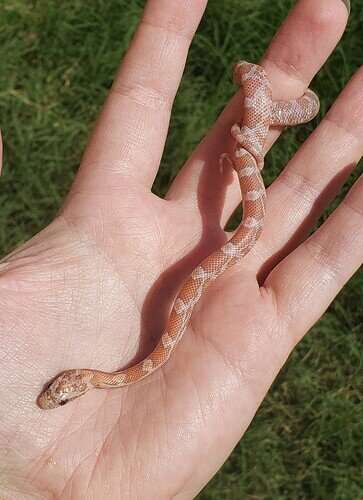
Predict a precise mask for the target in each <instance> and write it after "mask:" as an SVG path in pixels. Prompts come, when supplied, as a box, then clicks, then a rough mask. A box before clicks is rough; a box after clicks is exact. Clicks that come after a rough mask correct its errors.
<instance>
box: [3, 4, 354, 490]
mask: <svg viewBox="0 0 363 500" xmlns="http://www.w3.org/2000/svg"><path fill="white" fill-rule="evenodd" d="M204 3H205V2H193V5H192V6H190V5H189V6H188V7H185V6H183V8H180V6H179V7H178V3H173V2H168V4H167V6H165V5H164V10H161V9H160V5H161V2H160V1H154V2H149V5H148V9H147V11H146V13H145V16H144V23H143V24H141V25H140V28H139V30H138V32H137V35H136V36H135V39H134V41H133V45H132V47H131V48H130V51H129V52H128V54H127V56H126V58H125V60H124V62H123V65H122V66H121V69H120V72H119V74H118V77H117V78H116V81H115V84H114V87H113V91H112V92H111V93H110V96H109V98H108V100H107V102H106V104H105V107H104V110H103V111H102V113H101V116H100V119H99V121H98V124H97V126H96V128H95V132H94V134H93V137H92V139H91V141H90V145H89V147H88V149H87V151H86V154H85V157H84V159H83V162H82V166H81V169H80V171H79V173H78V175H77V178H76V180H75V183H74V185H73V187H72V190H71V193H70V195H69V196H68V198H67V200H66V201H65V203H64V206H63V208H62V211H61V213H60V215H59V216H58V217H57V218H56V219H55V221H54V222H53V223H52V224H51V225H50V226H48V227H47V228H46V229H45V230H44V231H42V232H41V233H40V234H39V235H37V236H36V237H34V238H33V239H32V240H30V241H29V242H28V243H27V244H26V245H24V246H23V247H21V248H20V249H18V250H17V251H16V252H14V253H13V254H12V255H11V256H8V257H7V258H5V259H4V260H3V261H2V264H1V266H2V267H1V270H2V274H1V280H0V299H1V304H2V306H3V308H2V315H1V320H0V325H1V326H0V328H1V331H2V332H3V337H2V339H1V343H2V345H1V352H2V365H1V368H0V369H1V373H2V376H3V380H6V381H8V383H7V385H6V386H3V387H2V388H1V401H2V403H1V410H0V411H1V421H2V428H1V436H0V443H1V445H0V446H1V449H2V455H1V457H2V458H1V462H0V470H2V472H3V474H4V475H5V477H6V484H5V486H4V490H5V491H6V492H8V491H11V490H13V491H14V490H15V491H18V490H20V488H22V491H23V492H24V493H25V492H27V493H28V494H31V495H33V496H35V494H41V492H43V494H44V495H49V496H52V495H54V496H56V497H62V496H64V497H66V496H73V497H75V498H82V497H83V496H85V492H87V493H86V494H87V497H91V498H103V497H104V496H105V495H106V494H108V495H110V496H111V497H112V498H120V497H124V498H130V497H131V498H133V497H137V496H140V497H145V498H148V497H150V498H155V497H158V498H169V497H172V496H176V495H178V494H179V496H181V497H186V498H189V497H191V496H193V495H194V494H195V493H196V492H197V491H198V490H199V489H200V488H201V487H202V485H204V484H205V482H206V481H208V479H209V478H210V477H211V475H212V474H213V473H214V472H215V470H216V469H217V468H218V467H219V466H220V465H221V463H222V462H223V461H224V460H225V458H226V456H227V455H228V453H229V452H230V450H231V448H232V447H233V446H234V445H235V443H236V441H237V440H238V439H239V437H240V436H241V434H242V433H243V431H244V430H245V429H246V427H247V426H248V424H249V422H250V421H251V419H252V417H253V415H254V413H255V411H256V409H257V407H258V405H259V404H260V402H261V400H262V398H263V397H264V394H265V393H266V391H267V389H268V387H269V385H270V384H271V382H272V380H273V379H274V377H275V376H276V374H277V372H278V371H279V369H280V368H281V366H282V364H283V363H284V361H285V359H286V357H287V356H288V354H289V353H290V351H291V349H292V347H293V346H294V345H295V343H296V342H298V340H299V339H300V338H301V337H302V336H303V334H304V333H305V332H306V331H307V329H308V328H309V327H310V326H311V325H312V324H313V323H314V322H315V321H316V320H317V319H318V317H319V316H320V315H321V314H322V312H323V311H324V310H325V308H326V307H327V305H328V304H329V303H330V301H331V300H332V299H333V297H334V296H335V294H336V293H337V292H338V291H339V289H340V288H341V287H342V286H343V284H344V282H345V281H346V280H347V279H348V278H349V277H350V275H351V274H352V273H353V272H354V270H355V269H356V267H357V266H358V265H359V263H360V260H361V256H360V255H359V251H360V247H359V241H360V240H359V238H360V239H361V238H362V234H361V228H360V223H359V216H358V210H357V207H358V206H360V203H359V196H362V194H361V192H360V193H359V188H358V186H356V187H355V188H354V189H353V190H352V191H351V192H350V194H349V195H348V197H347V199H346V201H345V202H344V203H343V204H342V206H341V207H339V209H338V210H337V211H336V212H335V213H334V214H333V215H332V216H331V218H330V219H329V220H328V221H327V222H326V223H325V224H324V225H323V226H322V228H321V229H320V230H319V231H318V232H317V233H315V235H314V236H313V237H312V238H310V239H309V240H307V241H305V240H306V237H307V234H308V232H309V231H310V229H311V227H312V226H313V224H314V222H315V220H316V219H317V218H318V217H319V215H320V214H321V212H322V211H323V209H324V208H325V207H326V205H327V204H328V203H329V201H330V199H331V197H332V195H334V194H335V193H336V192H337V191H338V189H339V188H340V183H341V182H342V180H343V178H344V177H345V176H347V175H348V174H349V172H350V170H351V168H352V166H353V165H354V164H355V162H356V161H357V160H358V159H359V157H360V154H361V147H362V144H361V143H359V137H360V135H361V134H359V131H360V130H361V128H362V123H361V120H360V116H359V115H358V113H357V111H356V109H357V108H358V106H356V102H357V99H358V98H359V92H361V90H360V81H361V78H362V76H361V75H362V74H361V72H360V73H358V74H357V75H355V77H353V78H352V80H351V82H350V83H349V84H348V86H347V88H346V89H345V90H344V92H343V93H342V95H341V97H340V98H339V100H338V101H337V103H336V104H335V106H334V107H333V108H332V110H331V111H330V113H329V116H328V118H326V119H325V120H324V121H323V122H322V124H321V125H320V126H319V127H318V129H317V130H316V131H315V133H314V134H313V135H312V136H311V138H310V139H309V140H308V141H307V142H306V143H305V144H304V146H303V147H302V148H301V149H300V151H299V152H298V153H297V155H296V156H295V157H294V159H293V160H292V161H291V162H290V164H289V165H288V167H286V169H285V170H284V172H283V173H282V174H281V176H280V177H279V179H278V180H277V181H276V182H275V183H274V184H273V185H272V186H271V188H270V189H269V191H268V218H267V223H266V228H265V230H264V233H263V236H262V237H261V240H260V241H259V243H258V244H257V245H256V247H255V248H254V250H253V251H252V252H251V253H250V254H249V255H248V257H247V258H245V259H244V260H243V261H242V262H241V263H240V264H238V265H237V266H235V267H234V268H233V269H231V270H230V271H227V272H226V273H225V274H224V275H223V276H221V277H220V278H219V279H218V281H217V282H215V283H214V284H213V285H211V287H210V288H209V289H208V290H207V291H206V293H205V295H204V296H203V297H202V299H201V301H200V303H199V304H198V306H197V308H196V310H195V312H194V314H193V318H192V321H191V323H190V327H189V329H188V331H187V333H186V335H185V337H184V338H183V340H182V342H181V343H180V344H179V345H178V348H177V351H176V352H175V353H174V355H173V356H172V358H171V359H170V360H169V362H168V363H167V364H166V365H165V367H163V368H162V369H160V370H159V371H158V372H157V373H155V374H154V375H152V377H150V378H148V379H146V380H144V381H142V382H141V383H139V384H137V385H135V386H131V387H129V388H126V389H121V390H115V391H107V392H106V391H93V392H91V393H90V394H88V395H87V396H85V397H84V398H82V399H81V400H80V401H79V402H75V403H73V404H72V405H69V406H67V407H65V408H62V409H60V410H59V411H54V412H51V413H49V412H42V411H41V410H39V409H38V408H37V407H36V406H35V399H36V397H37V395H38V393H39V392H40V390H41V389H42V385H43V383H44V382H45V381H46V380H48V379H49V378H51V377H52V376H53V375H55V374H56V373H58V372H59V371H62V370H64V369H67V368H73V367H81V366H84V367H94V368H100V369H107V370H113V369H117V368H120V367H122V366H125V365H126V364H132V363H133V362H134V360H135V359H136V358H137V360H139V359H142V357H143V356H145V355H146V354H147V353H148V352H149V351H150V350H151V349H152V346H153V345H154V344H155V341H156V339H157V338H158V337H159V336H160V332H162V330H163V326H164V325H165V322H166V318H167V314H168V311H169V307H170V303H171V301H172V298H173V297H174V296H175V294H176V292H177V291H178V289H179V287H180V286H181V284H182V282H183V280H184V279H185V278H186V276H187V275H188V274H189V272H190V271H191V270H192V269H193V268H194V267H195V266H196V265H197V264H198V263H199V262H200V261H201V260H202V259H203V258H204V257H205V256H206V255H208V254H210V253H211V252H212V251H213V250H214V249H215V248H217V247H218V246H219V245H220V244H222V243H223V242H224V241H225V240H226V238H227V235H226V233H225V232H224V231H223V230H222V229H221V225H222V227H223V226H224V224H225V223H226V221H227V220H228V219H229V217H230V214H231V213H232V212H233V210H234V208H235V206H236V204H237V203H238V201H239V196H240V195H239V190H238V184H237V183H236V182H234V183H231V179H232V173H231V172H225V173H224V174H223V175H221V174H220V173H219V169H218V157H219V155H220V153H222V152H224V151H225V150H226V149H227V145H228V144H230V143H231V139H230V135H229V130H230V126H231V124H232V123H234V122H235V121H237V120H238V119H239V118H240V109H239V106H238V104H237V103H238V102H239V98H238V97H236V98H235V99H234V100H233V101H232V103H230V105H229V106H228V107H227V109H226V111H225V112H224V113H223V115H222V117H221V118H220V119H219V121H218V123H217V125H216V127H215V128H214V129H213V130H212V131H211V132H210V133H209V134H208V135H207V137H206V138H205V139H204V141H202V143H201V144H200V146H199V147H198V148H197V149H196V151H195V152H194V153H193V155H192V157H191V158H190V160H189V161H188V162H187V164H186V165H185V167H184V168H183V169H182V171H181V172H180V174H179V176H178V177H177V179H176V180H175V181H174V183H173V185H172V186H171V189H170V191H169V193H168V195H167V200H168V201H164V200H160V199H159V198H157V197H155V196H154V195H152V194H151V193H150V186H151V184H152V182H153V179H154V177H155V174H156V171H157V168H158V163H159V159H160V156H161V151H162V147H163V143H164V140H165V133H166V129H167V125H168V120H169V114H170V104H171V102H172V99H173V96H174V93H175V91H176V88H177V85H178V82H179V78H180V74H181V71H182V66H183V64H184V60H185V56H186V52H187V48H188V44H189V40H190V37H191V36H192V32H191V31H190V26H191V24H193V26H194V27H195V26H196V25H197V23H198V21H199V17H200V15H201V13H202V10H203V8H204ZM330 3H331V2H330ZM331 15H332V17H333V19H334V20H335V22H333V21H332V19H329V22H328V21H326V24H324V26H322V25H319V28H320V30H319V31H318V30H316V31H314V34H313V36H312V37H311V39H310V40H309V42H307V40H306V38H305V31H304V30H305V29H306V26H308V25H309V26H311V25H312V26H314V23H315V25H318V23H317V20H318V16H319V13H318V12H316V10H315V8H313V3H312V2H311V1H306V0H304V1H302V2H300V3H299V5H298V7H297V8H296V9H295V11H294V12H293V13H292V14H291V15H290V18H289V20H288V21H287V22H286V24H285V25H284V27H283V28H282V30H281V31H280V33H279V35H278V36H277V37H276V38H275V40H274V41H273V42H272V44H271V47H270V48H269V50H268V52H267V55H266V56H265V58H264V60H263V65H264V67H265V69H266V70H267V71H268V74H269V77H270V79H271V82H272V83H273V86H274V97H275V98H276V99H281V98H291V97H297V96H299V95H301V93H302V92H303V90H304V89H305V87H306V85H307V82H308V81H309V80H310V79H311V78H312V77H313V75H314V73H315V72H316V71H317V70H318V69H319V67H320V66H321V64H323V62H324V60H325V59H326V57H327V56H328V54H329V52H330V51H331V50H332V48H333V46H334V45H335V43H336V41H337V39H338V37H339V36H340V34H341V31H342V29H343V26H344V23H345V20H346V12H345V11H344V6H343V5H342V4H341V3H340V2H339V1H337V0H336V1H335V2H334V8H332V14H331ZM296 26H299V30H296ZM310 29H311V28H310ZM282 40H284V43H283V45H282ZM308 43H310V44H311V47H310V48H309V47H308V46H307V44H308ZM302 46H304V50H302ZM316 46H318V49H317V50H314V55H313V57H312V56H311V52H312V48H313V47H316ZM165 47H166V49H165ZM170 47H172V48H173V51H170V50H169V48H170ZM297 56H299V57H297ZM155 61H157V63H155ZM281 61H285V62H284V63H281ZM296 61H298V62H296ZM287 68H289V70H288V73H286V71H287ZM291 68H293V74H292V73H291ZM282 83H283V85H282ZM357 94H358V95H357ZM338 124H344V127H339V126H338ZM348 128H349V130H348ZM276 135H277V134H276V133H271V134H270V143H271V142H272V140H274V139H275V138H276ZM227 184H230V186H229V188H228V189H227V192H226V193H225V191H226V185H227ZM222 198H223V200H222ZM219 204H221V205H223V207H222V208H221V211H222V213H219V212H218V205H219ZM288 210H291V214H289V212H288ZM287 214H289V216H288V217H287V218H286V215H287ZM256 277H258V281H257V279H256ZM258 283H260V285H261V286H259V284H258ZM140 331H141V339H140ZM9 389H11V390H9ZM15 442H17V443H18V444H17V446H15V445H14V443H15ZM14 471H15V473H14ZM105 471H107V472H105ZM120 478H121V480H120ZM151 479H152V480H151ZM44 491H45V492H46V493H44Z"/></svg>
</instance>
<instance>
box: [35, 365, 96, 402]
mask: <svg viewBox="0 0 363 500" xmlns="http://www.w3.org/2000/svg"><path fill="white" fill-rule="evenodd" d="M91 387H92V385H91V384H90V382H89V378H88V377H86V376H85V375H84V374H83V373H82V370H68V371H66V372H64V373H61V374H60V375H59V376H58V377H57V378H56V379H55V380H54V381H53V382H52V383H51V384H50V386H49V387H48V388H47V389H46V390H45V391H44V392H43V393H42V394H41V395H40V397H39V398H38V406H39V407H40V408H41V409H42V410H51V409H53V408H57V407H58V406H63V405H65V404H66V403H68V401H72V400H73V399H76V398H78V397H79V396H82V395H83V394H84V393H85V392H87V391H88V390H89V389H91Z"/></svg>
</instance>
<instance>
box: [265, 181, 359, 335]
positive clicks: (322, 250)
mask: <svg viewBox="0 0 363 500" xmlns="http://www.w3.org/2000/svg"><path fill="white" fill-rule="evenodd" d="M362 222H363V176H362V177H361V178H360V179H359V180H358V181H357V182H356V183H355V185H354V186H353V187H352V188H351V190H350V192H349V193H348V195H347V196H346V198H345V200H344V201H343V202H342V203H341V205H340V206H339V207H338V208H337V209H336V210H335V211H334V212H333V214H332V215H331V216H330V217H329V218H328V219H327V221H326V222H325V223H324V224H323V225H322V226H321V227H320V228H319V229H318V230H317V231H316V232H315V233H314V234H313V235H312V236H310V238H309V239H307V240H306V241H305V242H304V243H302V244H301V245H300V246H299V247H298V248H296V250H294V251H293V252H292V253H291V254H290V255H288V256H287V257H286V258H285V259H284V260H283V261H282V262H281V263H280V264H279V265H278V266H277V267H276V268H275V269H274V270H273V271H272V272H271V273H270V274H269V276H268V277H267V279H266V281H265V283H264V286H263V287H264V288H265V289H266V291H267V292H271V295H272V296H273V297H274V298H275V302H276V306H277V310H278V314H279V317H280V318H281V319H282V320H283V323H284V327H285V328H286V329H287V331H288V332H289V334H290V335H291V336H292V338H291V339H290V340H291V342H292V343H293V344H295V343H297V342H298V341H299V340H300V339H301V337H302V336H303V335H304V334H305V332H306V331H307V330H308V329H309V328H310V327H311V326H312V325H313V324H314V323H315V322H316V321H317V320H318V319H319V318H320V316H321V315H322V314H323V312H324V311H325V310H326V308H327V307H328V306H329V304H330V303H331V302H332V300H333V299H334V297H335V296H336V295H337V293H338V292H339V291H340V290H341V288H343V286H344V284H345V283H346V282H347V281H348V279H349V278H350V277H351V276H352V275H353V274H354V272H355V271H356V270H357V269H358V268H359V266H360V265H361V263H362V260H363V223H362Z"/></svg>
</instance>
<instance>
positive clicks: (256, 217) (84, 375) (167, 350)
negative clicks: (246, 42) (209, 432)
mask: <svg viewBox="0 0 363 500" xmlns="http://www.w3.org/2000/svg"><path fill="white" fill-rule="evenodd" d="M234 76H235V79H236V81H237V83H238V84H239V85H241V86H242V87H243V94H244V97H243V119H242V122H241V125H239V124H235V125H234V126H233V127H232V131H231V132H232V136H233V137H234V139H235V150H234V154H233V158H232V159H231V160H230V161H231V163H232V165H233V168H234V169H235V170H236V172H237V174H238V178H239V182H240V187H241V194H242V202H243V218H242V222H241V224H240V226H239V227H238V229H237V231H236V232H235V234H234V236H233V237H232V238H231V239H230V240H229V241H228V242H227V243H225V244H224V245H223V246H222V247H221V248H220V249H218V250H217V251H215V252H214V253H213V254H212V255H210V256H209V257H207V258H206V259H205V260H204V261H203V262H202V263H201V264H200V265H199V266H198V267H197V268H196V269H194V271H193V272H192V273H191V275H190V276H189V278H188V279H187V280H186V282H185V283H184V285H183V287H182V288H181V290H180V291H179V293H178V295H177V297H176V299H175V301H174V304H173V306H172V310H171V313H170V316H169V319H168V323H167V326H166V329H165V331H164V333H163V334H162V336H161V337H160V339H159V341H158V344H157V345H156V347H155V349H154V350H153V351H152V353H151V354H150V355H149V356H147V358H145V359H144V360H142V361H141V362H140V363H137V364H135V365H134V366H131V367H130V368H127V369H125V370H121V371H117V372H103V371H99V370H91V369H75V370H67V371H65V372H63V373H61V374H60V375H58V377H57V378H56V379H55V380H54V381H53V382H52V383H51V384H50V385H49V387H48V388H47V389H46V390H45V391H44V392H43V393H42V394H41V395H40V397H39V398H38V405H39V407H40V408H42V409H45V410H46V409H51V408H56V407H58V406H60V405H64V404H65V403H67V402H68V401H72V400H74V399H76V398H78V397H79V396H81V395H82V394H84V393H85V392H87V391H88V390H89V389H91V388H97V389H105V388H114V387H122V386H125V385H129V384H132V383H134V382H137V381H138V380H141V379H143V378H144V377H147V376H148V375H150V374H151V373H153V372H154V371H155V370H157V369H158V368H159V367H160V366H162V365H163V364H164V363H165V362H166V361H167V360H168V359H169V357H170V355H171V353H172V352H173V350H174V349H175V347H176V345H177V343H178V342H179V340H180V339H181V338H182V336H183V334H184V332H185V330H186V328H187V325H188V322H189V320H190V317H191V315H192V312H193V309H194V307H195V305H196V304H197V302H198V301H199V299H200V297H201V295H202V294H203V292H204V290H205V289H206V288H207V287H208V285H209V284H210V283H212V282H213V281H214V280H215V279H216V278H218V276H219V275H220V274H221V273H223V272H224V271H225V270H226V269H227V268H228V267H230V266H232V265H233V264H234V263H235V262H237V260H239V259H241V258H242V257H243V256H244V255H246V254H247V253H248V252H249V251H250V250H251V249H252V248H253V246H254V245H255V243H256V241H257V240H258V238H259V236H260V234H261V231H262V228H263V225H264V220H265V212H266V191H265V186H264V183H263V180H262V177H261V174H260V170H261V169H262V167H263V161H264V155H263V147H264V143H265V140H266V137H267V133H268V129H269V126H270V125H294V124H297V123H304V122H306V121H308V120H311V119H312V118H313V117H314V116H315V115H316V114H317V112H318V109H319V100H318V98H317V97H316V95H315V94H314V93H313V92H312V91H311V90H309V89H308V90H307V91H306V93H305V94H304V95H303V96H302V97H301V98H299V99H295V100H290V101H275V102H274V101H273V100H272V91H271V85H270V82H269V80H268V78H267V75H266V73H265V71H264V70H263V68H262V67H260V66H258V65H255V64H251V63H247V62H244V61H241V62H238V63H237V64H236V65H235V69H234ZM225 156H227V155H222V157H221V158H222V159H223V158H224V157H225Z"/></svg>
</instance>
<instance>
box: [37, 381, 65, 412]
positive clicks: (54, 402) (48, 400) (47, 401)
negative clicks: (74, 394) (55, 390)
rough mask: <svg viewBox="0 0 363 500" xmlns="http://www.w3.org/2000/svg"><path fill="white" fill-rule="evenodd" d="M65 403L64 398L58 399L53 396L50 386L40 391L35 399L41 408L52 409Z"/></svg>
mask: <svg viewBox="0 0 363 500" xmlns="http://www.w3.org/2000/svg"><path fill="white" fill-rule="evenodd" d="M66 403H67V401H66V400H65V401H59V400H58V399H55V398H54V396H53V394H52V390H51V386H50V387H49V388H48V389H47V390H45V391H44V392H42V394H41V395H40V396H39V398H38V400H37V404H38V406H39V408H41V409H42V410H52V409H53V408H58V406H61V405H64V404H66Z"/></svg>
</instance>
